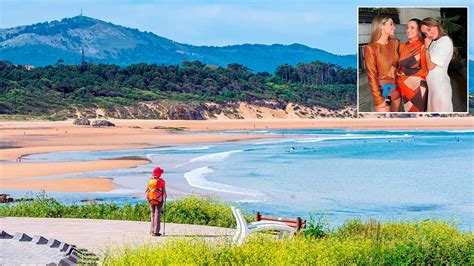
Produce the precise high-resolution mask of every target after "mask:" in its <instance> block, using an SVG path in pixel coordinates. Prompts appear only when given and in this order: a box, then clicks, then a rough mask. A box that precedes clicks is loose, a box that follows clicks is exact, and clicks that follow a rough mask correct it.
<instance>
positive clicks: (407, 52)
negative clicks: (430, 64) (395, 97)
mask: <svg viewBox="0 0 474 266" xmlns="http://www.w3.org/2000/svg"><path fill="white" fill-rule="evenodd" d="M406 33H407V37H408V42H406V43H401V44H400V49H399V57H400V59H399V61H398V72H397V74H398V77H397V85H398V87H399V88H400V93H401V94H402V100H403V106H404V109H405V112H426V109H427V107H426V105H427V102H428V95H429V93H428V88H429V87H428V85H427V83H426V76H427V75H428V68H427V67H426V59H425V56H426V55H425V50H424V49H423V48H424V46H423V41H424V36H423V34H422V33H421V20H419V19H416V18H413V19H410V20H409V21H408V23H407V28H406Z"/></svg>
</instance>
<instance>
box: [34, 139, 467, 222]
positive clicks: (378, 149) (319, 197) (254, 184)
mask: <svg viewBox="0 0 474 266" xmlns="http://www.w3.org/2000/svg"><path fill="white" fill-rule="evenodd" d="M228 133H242V134H247V133H257V134H266V135H269V136H273V137H276V138H273V139H263V140H262V139H260V140H254V141H245V142H231V143H220V144H199V145H177V146H171V147H164V148H156V149H146V150H126V151H102V152H100V151H99V152H60V153H49V154H38V155H33V156H29V157H27V158H26V160H31V161H78V160H95V159H104V158H114V157H120V156H132V155H138V156H146V157H147V158H149V159H150V160H151V161H152V162H153V163H152V164H149V165H144V166H139V167H137V168H130V169H116V170H112V171H98V172H93V173H81V174H74V175H57V176H51V177H46V178H56V177H112V178H114V183H116V184H117V185H119V186H120V188H119V189H118V190H116V191H113V192H112V193H102V194H93V193H92V194H84V193H82V194H80V193H75V194H74V195H75V196H74V197H73V198H74V199H79V198H81V197H82V198H84V197H87V198H90V197H106V198H107V199H109V200H111V201H115V202H119V203H122V202H135V201H140V200H143V198H142V195H143V190H144V187H145V185H146V182H147V180H148V178H149V174H150V173H151V171H152V169H153V168H154V167H156V166H158V165H159V166H161V167H163V168H164V169H165V175H164V178H165V179H166V180H167V183H168V186H169V195H170V197H171V198H178V197H180V196H182V195H185V194H189V193H197V194H207V195H213V196H215V197H218V198H220V199H223V200H225V201H229V202H236V203H238V204H240V205H241V206H242V208H244V209H245V210H247V211H250V212H254V211H261V212H263V213H265V214H269V215H277V216H295V217H296V216H301V217H305V218H307V217H308V213H309V212H314V211H317V212H324V213H326V215H327V218H328V219H329V220H330V221H331V222H332V224H334V225H337V224H340V223H341V222H343V221H344V220H346V219H348V218H356V217H358V218H361V219H377V220H383V221H399V220H413V219H426V218H437V219H439V218H440V219H448V220H451V221H454V222H455V223H456V224H457V225H458V226H459V227H460V228H463V229H467V230H470V229H471V228H472V226H473V225H474V219H473V217H474V216H473V214H474V197H473V191H474V179H473V176H474V171H473V169H474V132H473V131H346V130H274V131H229V132H228ZM157 145H159V144H157ZM55 196H56V197H58V198H59V199H62V198H64V199H67V198H69V201H71V197H67V195H66V196H65V194H64V193H56V194H55Z"/></svg>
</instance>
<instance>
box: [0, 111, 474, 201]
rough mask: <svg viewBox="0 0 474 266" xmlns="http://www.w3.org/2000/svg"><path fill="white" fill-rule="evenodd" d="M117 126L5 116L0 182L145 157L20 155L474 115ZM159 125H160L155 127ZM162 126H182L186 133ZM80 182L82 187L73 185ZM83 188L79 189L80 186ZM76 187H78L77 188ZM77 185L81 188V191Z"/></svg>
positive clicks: (397, 125)
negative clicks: (38, 158)
mask: <svg viewBox="0 0 474 266" xmlns="http://www.w3.org/2000/svg"><path fill="white" fill-rule="evenodd" d="M110 121H111V122H113V123H115V125H116V127H110V128H93V127H90V126H76V125H73V124H72V121H71V120H68V121H60V122H49V121H26V122H24V121H4V122H0V131H1V136H2V140H1V142H0V148H1V149H0V160H1V161H2V162H1V163H0V173H1V175H0V182H1V187H2V188H3V189H18V188H24V187H25V184H26V183H24V182H25V180H21V178H26V177H39V176H48V175H54V174H69V173H79V172H91V171H97V170H108V169H115V168H127V167H136V166H138V165H141V164H146V163H148V161H147V160H146V159H145V158H143V159H140V158H133V159H132V160H131V159H130V158H116V159H114V160H98V161H87V162H54V163H52V162H46V163H31V162H28V161H27V160H23V161H22V162H16V159H17V158H18V157H20V156H26V155H28V154H36V153H48V152H60V151H98V150H122V149H146V148H152V147H154V148H156V147H157V146H158V147H160V146H162V147H166V146H167V145H171V144H186V143H215V142H226V141H240V140H249V139H258V138H270V137H274V138H275V137H276V138H278V137H279V136H268V135H258V134H225V135H224V134H220V132H219V131H224V130H253V129H260V130H261V129H298V128H300V129H303V128H342V129H372V130H374V129H410V130H419V129H420V130H421V129H449V130H456V129H458V130H465V129H468V130H472V129H473V128H474V117H459V118H416V119H414V118H412V119H388V118H373V119H332V118H327V119H308V120H306V119H282V120H270V119H268V120H264V119H261V120H206V121H180V120H166V121H163V120H114V119H112V120H110ZM155 127H161V128H160V129H155ZM163 128H181V129H182V130H183V132H184V133H181V132H176V131H169V130H167V129H163ZM186 132H207V134H186ZM73 186H76V187H78V188H74V187H73ZM27 187H29V188H30V189H32V190H36V189H44V190H47V191H64V192H67V191H81V192H87V191H89V192H97V191H110V190H112V189H114V184H113V183H112V182H111V181H110V180H109V179H102V180H101V179H100V178H95V179H76V180H73V181H71V180H70V179H68V180H65V179H61V180H57V179H55V180H54V182H53V181H52V180H48V181H44V180H36V181H33V182H32V181H31V180H30V181H28V186H27ZM79 187H80V188H79ZM74 189H75V190H74ZM78 189H79V190H78Z"/></svg>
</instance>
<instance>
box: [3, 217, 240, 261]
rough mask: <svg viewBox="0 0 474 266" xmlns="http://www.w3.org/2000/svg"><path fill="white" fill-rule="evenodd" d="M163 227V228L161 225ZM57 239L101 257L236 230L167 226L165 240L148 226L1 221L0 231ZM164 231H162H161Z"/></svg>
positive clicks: (112, 222) (107, 222) (91, 221)
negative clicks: (110, 250) (113, 249)
mask: <svg viewBox="0 0 474 266" xmlns="http://www.w3.org/2000/svg"><path fill="white" fill-rule="evenodd" d="M162 225H163V224H162ZM1 230H4V231H6V232H8V233H9V234H15V232H21V233H25V234H27V235H30V236H33V235H41V236H43V237H45V238H55V239H57V240H59V241H62V242H66V243H68V244H72V245H76V246H77V247H78V248H85V249H87V250H89V251H91V252H93V253H95V254H97V255H99V256H101V255H102V254H103V252H104V251H105V250H106V248H108V247H114V246H117V245H118V246H121V245H123V244H131V245H139V244H143V243H149V242H150V241H151V242H157V241H166V239H170V238H174V237H194V236H197V237H203V238H205V239H215V238H219V237H228V236H231V235H233V233H234V231H235V229H228V228H221V227H213V226H201V225H189V224H168V223H167V224H166V236H165V237H163V236H161V237H152V236H149V231H150V223H149V222H134V221H117V220H95V219H73V218H15V217H0V231H1ZM162 231H163V227H162Z"/></svg>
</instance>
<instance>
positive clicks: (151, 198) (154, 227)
mask: <svg viewBox="0 0 474 266" xmlns="http://www.w3.org/2000/svg"><path fill="white" fill-rule="evenodd" d="M164 172H165V171H164V170H163V169H161V168H160V167H157V168H155V169H154V170H153V176H152V177H151V178H150V180H149V181H148V185H147V189H146V199H147V200H148V203H150V216H151V229H150V235H152V236H161V233H160V223H161V208H162V207H163V201H164V199H165V198H166V188H165V180H164V179H163V178H161V175H162V174H163V173H164Z"/></svg>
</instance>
